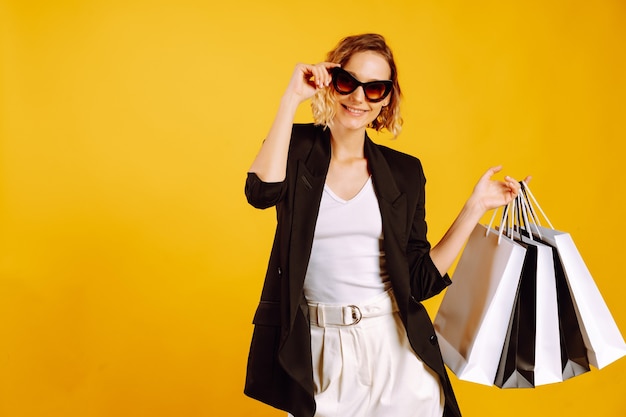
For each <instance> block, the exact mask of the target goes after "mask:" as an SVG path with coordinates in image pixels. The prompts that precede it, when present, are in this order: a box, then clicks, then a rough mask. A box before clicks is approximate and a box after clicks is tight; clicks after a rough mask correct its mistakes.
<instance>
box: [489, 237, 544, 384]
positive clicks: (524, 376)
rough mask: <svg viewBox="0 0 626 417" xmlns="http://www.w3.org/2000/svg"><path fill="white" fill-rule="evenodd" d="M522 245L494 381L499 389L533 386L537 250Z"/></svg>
mask: <svg viewBox="0 0 626 417" xmlns="http://www.w3.org/2000/svg"><path fill="white" fill-rule="evenodd" d="M522 246H524V247H525V248H526V255H525V257H524V264H523V266H522V272H521V276H520V282H519V286H518V288H517V294H516V297H515V304H514V306H513V311H512V314H511V318H510V321H509V326H508V329H507V333H506V337H505V340H504V346H503V349H502V356H501V357H500V363H499V365H498V370H497V373H496V378H495V380H494V384H495V385H496V386H498V387H500V388H532V387H534V386H535V342H536V333H535V331H536V314H535V313H536V305H537V247H536V246H531V245H528V246H526V245H522Z"/></svg>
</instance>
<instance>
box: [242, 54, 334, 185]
mask: <svg viewBox="0 0 626 417" xmlns="http://www.w3.org/2000/svg"><path fill="white" fill-rule="evenodd" d="M335 66H337V64H333V63H329V62H322V63H320V64H316V65H307V64H298V65H296V68H295V70H294V72H293V75H292V76H291V80H290V82H289V85H288V86H287V89H286V91H285V93H284V94H283V96H282V98H281V100H280V105H279V107H278V112H277V114H276V117H275V119H274V122H273V123H272V126H271V128H270V131H269V133H268V134H267V137H266V138H265V140H264V141H263V145H261V149H260V150H259V153H258V154H257V156H256V158H255V159H254V161H253V162H252V165H251V166H250V170H249V172H254V173H255V174H256V175H257V176H258V177H259V178H260V179H261V180H262V181H265V182H280V181H283V180H284V179H285V171H286V167H287V153H288V150H289V140H290V138H291V128H292V125H293V119H294V117H295V114H296V110H297V109H298V106H299V105H300V103H302V102H303V101H305V100H307V99H308V98H310V97H312V96H313V94H315V91H316V90H317V89H320V88H326V87H328V86H329V85H330V82H331V80H332V78H331V76H330V74H329V72H328V69H329V68H332V67H335Z"/></svg>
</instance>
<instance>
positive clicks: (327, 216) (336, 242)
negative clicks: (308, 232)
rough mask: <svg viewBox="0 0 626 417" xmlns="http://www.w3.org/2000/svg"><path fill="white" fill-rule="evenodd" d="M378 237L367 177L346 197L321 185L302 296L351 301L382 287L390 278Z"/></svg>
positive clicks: (376, 214) (377, 219) (378, 226)
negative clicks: (322, 190) (354, 194)
mask: <svg viewBox="0 0 626 417" xmlns="http://www.w3.org/2000/svg"><path fill="white" fill-rule="evenodd" d="M382 241H383V233H382V219H381V216H380V209H379V207H378V200H377V199H376V194H375V193H374V186H373V184H372V178H371V177H370V178H369V179H368V180H367V182H366V183H365V185H364V186H363V188H362V189H361V190H360V191H359V193H358V194H357V195H356V196H354V197H353V198H352V199H350V200H344V199H342V198H340V197H338V196H337V195H336V194H335V193H333V191H332V190H331V189H330V187H328V186H327V185H325V186H324V193H323V195H322V201H321V204H320V210H319V215H318V218H317V224H316V226H315V234H314V237H313V247H312V249H311V258H310V260H309V266H308V269H307V274H306V278H305V281H304V295H305V297H306V298H307V300H309V301H317V302H324V303H337V304H350V303H353V304H356V303H358V302H359V301H362V300H368V299H370V298H373V297H375V296H377V295H379V294H381V293H383V292H385V291H386V290H387V289H388V288H389V287H390V283H389V278H388V276H387V273H386V270H385V254H384V251H383V248H382Z"/></svg>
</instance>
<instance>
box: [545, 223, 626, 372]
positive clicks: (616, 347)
mask: <svg viewBox="0 0 626 417" xmlns="http://www.w3.org/2000/svg"><path fill="white" fill-rule="evenodd" d="M533 227H534V226H533ZM537 228H538V231H539V233H540V234H541V237H542V239H543V240H544V241H545V242H546V243H548V244H550V245H552V246H554V247H555V248H556V250H557V251H558V254H559V257H560V258H561V263H562V265H563V269H564V270H565V276H566V278H567V284H568V286H569V289H570V292H571V294H572V299H573V300H574V306H575V308H576V314H577V316H578V321H579V323H580V330H581V332H582V335H583V340H584V341H585V346H586V347H587V357H588V358H589V363H590V364H592V365H593V366H595V367H596V368H598V369H600V368H603V367H605V366H606V365H608V364H610V363H612V362H614V361H616V360H617V359H619V358H621V357H623V356H625V355H626V343H624V338H623V337H622V335H621V333H620V331H619V329H618V328H617V324H616V323H615V320H614V319H613V316H612V315H611V312H610V311H609V309H608V307H607V305H606V303H605V301H604V299H603V298H602V295H601V294H600V291H599V290H598V287H597V286H596V283H595V282H594V280H593V277H592V276H591V273H590V272H589V269H588V268H587V265H585V262H584V261H583V258H582V256H581V255H580V252H579V251H578V248H577V247H576V245H575V244H574V241H573V240H572V237H571V235H570V234H569V233H566V232H562V231H558V230H554V229H550V228H547V227H542V226H537Z"/></svg>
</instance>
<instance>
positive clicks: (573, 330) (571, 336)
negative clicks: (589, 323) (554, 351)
mask: <svg viewBox="0 0 626 417" xmlns="http://www.w3.org/2000/svg"><path fill="white" fill-rule="evenodd" d="M552 256H553V262H554V272H555V278H556V290H557V300H558V304H557V306H558V311H559V339H560V346H561V360H560V364H561V374H562V376H563V380H566V379H569V378H573V377H575V376H577V375H580V374H584V373H585V372H588V371H589V359H588V358H587V348H586V347H585V342H584V340H583V334H582V332H581V326H580V323H579V321H578V315H577V314H576V307H575V306H574V300H572V295H571V293H570V290H569V287H568V285H567V279H566V278H565V271H563V264H562V263H561V259H560V257H559V252H558V250H556V248H552Z"/></svg>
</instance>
